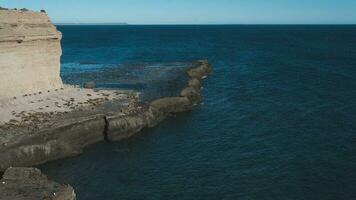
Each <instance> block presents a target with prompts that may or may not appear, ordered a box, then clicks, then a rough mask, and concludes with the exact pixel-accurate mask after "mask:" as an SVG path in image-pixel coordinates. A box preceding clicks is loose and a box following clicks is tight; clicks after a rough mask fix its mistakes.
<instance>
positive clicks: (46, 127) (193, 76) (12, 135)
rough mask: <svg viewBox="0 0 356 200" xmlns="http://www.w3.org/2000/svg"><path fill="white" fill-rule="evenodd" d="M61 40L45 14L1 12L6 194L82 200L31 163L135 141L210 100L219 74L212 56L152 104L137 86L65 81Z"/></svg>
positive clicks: (0, 149)
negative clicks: (205, 94) (207, 92)
mask: <svg viewBox="0 0 356 200" xmlns="http://www.w3.org/2000/svg"><path fill="white" fill-rule="evenodd" d="M60 40H61V33H60V32H58V31H57V29H56V28H55V26H54V25H53V24H52V23H51V22H50V20H49V18H48V16H47V15H46V14H45V13H44V12H32V11H27V10H6V9H0V172H5V173H4V175H3V177H2V180H1V182H0V199H4V200H7V199H9V200H10V199H11V200H13V199H57V200H71V199H75V194H74V191H73V188H72V187H70V186H68V185H61V184H58V183H55V182H53V181H50V180H48V179H47V177H46V176H45V175H43V174H42V173H41V172H40V171H39V170H38V169H34V168H23V167H31V166H35V165H39V164H43V163H46V162H48V161H52V160H58V159H62V158H66V157H70V156H76V155H79V154H81V153H82V151H83V149H84V148H86V147H88V146H90V145H92V144H94V143H98V142H104V141H105V142H114V141H119V140H122V139H125V138H129V137H131V136H132V135H134V134H136V133H139V132H140V131H141V130H142V129H144V128H152V127H155V126H157V125H158V124H159V123H160V122H161V121H162V120H164V119H166V118H167V117H169V116H170V115H171V114H175V113H180V112H187V111H190V110H192V109H193V108H194V106H196V105H198V104H199V103H200V102H201V101H202V96H201V91H200V90H201V85H202V80H203V79H204V78H206V77H207V75H208V74H209V73H210V72H211V65H210V64H209V62H208V61H207V60H200V61H196V62H193V63H192V64H191V67H190V68H189V69H188V70H187V72H186V74H187V77H188V81H187V83H186V86H185V88H182V90H181V91H179V92H178V93H177V96H170V97H163V98H159V99H156V100H153V101H151V102H148V103H142V102H140V99H139V96H138V94H137V93H136V92H134V91H123V90H119V89H117V90H110V91H104V90H102V91H100V90H98V91H97V90H94V87H95V84H94V83H90V84H89V83H88V84H86V85H85V89H81V88H77V87H74V86H64V85H63V84H62V81H61V78H60V75H59V71H60V63H59V60H60V56H61V47H60ZM184 80H185V79H184Z"/></svg>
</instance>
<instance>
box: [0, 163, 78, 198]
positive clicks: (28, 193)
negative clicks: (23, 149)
mask: <svg viewBox="0 0 356 200" xmlns="http://www.w3.org/2000/svg"><path fill="white" fill-rule="evenodd" d="M0 199H1V200H42V199H52V200H75V199H76V195H75V192H74V189H73V188H72V187H71V186H70V185H64V184H59V183H56V182H54V181H51V180H49V179H48V178H47V176H46V175H44V174H42V173H41V171H40V170H39V169H36V168H9V169H7V170H6V171H5V173H4V175H3V178H2V179H1V180H0Z"/></svg>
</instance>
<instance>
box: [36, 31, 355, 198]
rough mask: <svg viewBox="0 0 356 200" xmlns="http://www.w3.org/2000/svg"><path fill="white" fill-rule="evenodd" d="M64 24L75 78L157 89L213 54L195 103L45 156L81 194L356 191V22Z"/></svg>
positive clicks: (53, 172) (66, 75)
mask: <svg viewBox="0 0 356 200" xmlns="http://www.w3.org/2000/svg"><path fill="white" fill-rule="evenodd" d="M58 29H59V30H60V31H62V33H63V35H64V38H63V42H62V47H63V56H62V61H61V62H62V72H61V74H62V77H63V80H64V82H65V83H70V84H81V83H82V82H85V81H87V80H95V81H96V83H97V85H98V86H99V87H103V88H115V87H125V88H128V89H136V90H139V91H141V92H143V93H144V95H147V99H151V98H154V97H157V96H166V95H174V94H175V93H176V92H177V91H179V89H181V87H182V85H184V83H185V80H182V79H181V77H184V76H182V75H183V73H184V69H186V67H188V66H189V63H190V62H191V61H194V60H197V59H202V58H207V59H209V61H210V62H211V64H212V65H213V72H212V74H211V75H210V76H209V78H207V79H205V80H204V89H203V96H204V104H203V105H200V106H198V107H196V109H195V110H194V111H192V112H190V113H185V114H180V115H178V116H174V117H172V118H170V119H168V120H166V121H164V122H163V123H162V124H160V125H159V126H158V127H156V128H153V129H150V130H145V131H143V132H142V133H140V134H138V135H136V136H134V137H133V138H131V139H128V140H125V141H121V142H117V143H109V144H107V143H100V144H97V145H94V146H93V147H90V148H88V149H87V150H86V151H85V152H84V154H83V155H81V156H79V157H75V158H68V159H64V160H60V161H55V162H50V163H48V164H45V165H42V166H40V168H41V169H42V170H43V172H45V173H47V174H48V175H49V176H51V177H52V178H53V179H55V180H56V181H57V180H58V181H60V182H64V183H69V184H71V185H72V186H73V187H74V188H75V190H76V193H77V196H78V199H79V200H92V199H93V200H94V199H102V200H112V199H152V200H155V199H231V200H234V199H259V200H260V199H271V200H272V199H273V200H275V199H283V200H285V199H313V200H314V199H356V170H355V167H356V156H355V155H356V133H355V130H356V123H355V122H356V101H355V99H356V78H355V77H356V26H59V27H58ZM177 62H178V63H177ZM157 80H158V81H157Z"/></svg>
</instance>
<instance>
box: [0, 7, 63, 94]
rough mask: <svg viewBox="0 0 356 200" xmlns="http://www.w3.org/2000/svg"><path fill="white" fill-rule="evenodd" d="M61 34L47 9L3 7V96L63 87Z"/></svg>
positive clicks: (0, 51) (0, 73)
mask: <svg viewBox="0 0 356 200" xmlns="http://www.w3.org/2000/svg"><path fill="white" fill-rule="evenodd" d="M61 38H62V35H61V33H60V32H59V31H57V29H56V27H55V26H54V25H53V24H52V23H51V21H50V20H49V18H48V16H47V14H46V13H41V12H32V11H25V10H4V9H0V99H4V98H9V97H14V96H18V95H21V94H25V93H32V92H39V91H44V90H47V89H55V88H61V87H62V80H61V78H60V74H59V73H60V56H61V54H62V51H61V46H60V40H61Z"/></svg>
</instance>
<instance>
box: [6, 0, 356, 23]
mask: <svg viewBox="0 0 356 200" xmlns="http://www.w3.org/2000/svg"><path fill="white" fill-rule="evenodd" d="M0 6H1V7H7V8H28V9H32V10H37V11H39V10H41V9H44V10H46V11H47V13H48V15H49V16H50V18H51V19H52V21H53V22H55V23H120V22H126V23H129V24H356V0H0Z"/></svg>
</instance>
